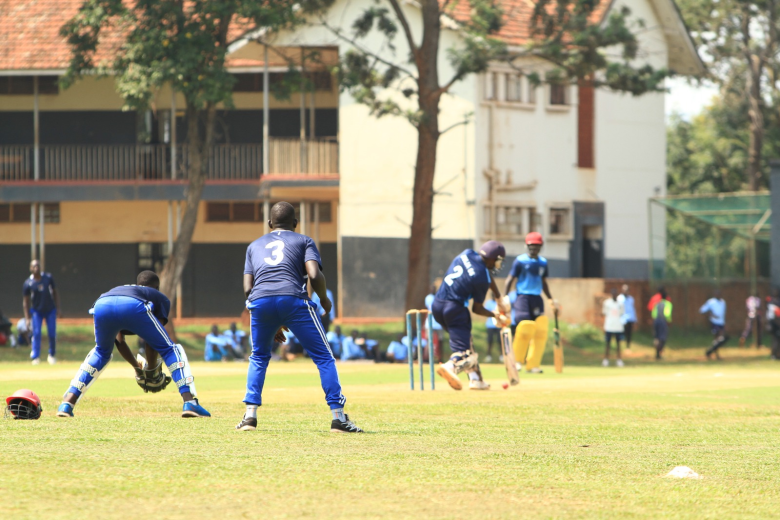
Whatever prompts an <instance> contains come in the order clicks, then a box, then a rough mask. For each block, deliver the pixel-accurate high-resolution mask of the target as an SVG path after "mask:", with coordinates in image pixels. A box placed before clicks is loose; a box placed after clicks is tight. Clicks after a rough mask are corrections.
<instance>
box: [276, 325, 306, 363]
mask: <svg viewBox="0 0 780 520" xmlns="http://www.w3.org/2000/svg"><path fill="white" fill-rule="evenodd" d="M284 336H285V338H287V340H286V341H285V342H284V343H282V347H281V357H282V359H285V360H287V361H294V360H295V358H296V357H298V356H299V355H301V354H303V345H301V342H300V341H298V338H296V337H295V334H293V333H292V331H287V332H285V333H284Z"/></svg>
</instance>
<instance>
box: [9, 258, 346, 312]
mask: <svg viewBox="0 0 780 520" xmlns="http://www.w3.org/2000/svg"><path fill="white" fill-rule="evenodd" d="M246 246H247V245H246V244H193V245H192V249H191V253H190V259H189V261H188V263H187V267H186V268H185V270H184V274H183V276H182V314H183V316H185V317H193V316H195V317H206V316H217V317H225V316H235V317H236V318H238V317H239V316H240V315H241V312H242V311H243V309H244V301H245V298H244V292H243V286H242V285H243V284H242V279H243V272H244V255H245V253H246ZM336 247H337V246H336V244H335V243H326V244H321V251H320V254H321V256H322V262H323V269H324V273H325V277H326V278H327V280H328V286H329V287H330V288H331V290H332V291H333V293H334V296H336V297H337V295H336V293H337V289H336V287H337V285H338V272H337V263H336V262H337V259H336V257H337V255H336ZM0 258H2V268H1V269H0V309H2V310H3V313H4V314H5V315H11V316H21V315H22V284H23V283H24V280H25V279H26V278H27V277H28V276H29V264H30V247H29V246H25V245H0ZM46 271H48V272H50V273H52V275H53V276H54V280H55V283H56V284H57V288H58V289H59V290H60V298H61V302H60V303H61V306H62V309H61V310H62V314H63V316H65V317H67V318H86V317H88V316H89V308H90V307H92V304H93V303H94V302H95V300H96V299H97V298H98V297H99V296H100V294H101V293H104V292H106V291H107V290H109V289H111V288H112V287H116V286H117V285H124V284H130V283H135V277H136V275H137V274H138V272H139V269H138V246H137V245H136V244H51V245H48V246H46Z"/></svg>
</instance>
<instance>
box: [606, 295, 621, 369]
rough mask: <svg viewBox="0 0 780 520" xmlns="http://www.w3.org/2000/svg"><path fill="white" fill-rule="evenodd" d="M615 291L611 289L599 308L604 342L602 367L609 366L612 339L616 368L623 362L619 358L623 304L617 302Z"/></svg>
mask: <svg viewBox="0 0 780 520" xmlns="http://www.w3.org/2000/svg"><path fill="white" fill-rule="evenodd" d="M617 294H618V292H617V289H612V292H611V295H610V297H609V298H607V299H606V300H604V305H603V306H602V307H601V313H602V314H603V315H604V339H605V341H606V348H605V350H604V361H602V363H601V364H602V365H603V366H605V367H608V366H609V349H610V343H611V342H612V341H611V340H612V338H615V345H616V346H617V362H616V364H617V366H619V367H622V366H623V360H622V359H621V358H620V336H621V335H622V334H623V330H624V328H623V312H624V309H623V304H622V303H620V302H619V301H618V300H617Z"/></svg>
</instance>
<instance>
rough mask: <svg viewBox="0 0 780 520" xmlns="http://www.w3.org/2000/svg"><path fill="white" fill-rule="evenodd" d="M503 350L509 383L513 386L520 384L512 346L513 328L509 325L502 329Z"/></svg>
mask: <svg viewBox="0 0 780 520" xmlns="http://www.w3.org/2000/svg"><path fill="white" fill-rule="evenodd" d="M501 350H502V351H503V353H504V366H505V367H506V377H507V379H509V384H510V385H512V386H514V385H519V384H520V375H519V374H518V373H517V365H516V364H515V351H514V348H513V347H512V329H510V328H509V327H504V328H502V329H501Z"/></svg>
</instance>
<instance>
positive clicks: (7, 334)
mask: <svg viewBox="0 0 780 520" xmlns="http://www.w3.org/2000/svg"><path fill="white" fill-rule="evenodd" d="M0 340H2V341H0V345H6V344H8V346H10V347H11V348H16V338H15V337H14V333H13V331H12V330H11V320H9V319H8V318H6V317H5V315H4V314H3V311H2V310H0Z"/></svg>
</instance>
